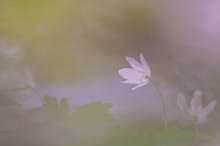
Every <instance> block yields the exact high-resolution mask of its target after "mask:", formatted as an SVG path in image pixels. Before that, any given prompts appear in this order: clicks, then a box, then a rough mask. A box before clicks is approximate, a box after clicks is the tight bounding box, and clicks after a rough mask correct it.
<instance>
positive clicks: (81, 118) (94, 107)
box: [72, 102, 115, 124]
mask: <svg viewBox="0 0 220 146" xmlns="http://www.w3.org/2000/svg"><path fill="white" fill-rule="evenodd" d="M111 106H112V105H111V104H110V103H102V102H92V103H89V104H86V105H83V106H81V107H79V108H77V109H75V111H74V112H73V115H72V117H73V118H74V120H75V121H78V122H80V123H85V124H87V123H89V124H100V123H108V122H112V121H115V119H114V118H113V117H112V115H111V114H109V112H108V109H109V108H110V107H111Z"/></svg>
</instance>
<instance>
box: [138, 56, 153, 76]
mask: <svg viewBox="0 0 220 146" xmlns="http://www.w3.org/2000/svg"><path fill="white" fill-rule="evenodd" d="M140 60H141V63H142V64H143V66H144V70H145V71H146V72H147V73H148V75H149V77H150V75H151V70H150V67H149V65H148V63H147V61H146V59H145V58H144V55H143V54H142V53H140Z"/></svg>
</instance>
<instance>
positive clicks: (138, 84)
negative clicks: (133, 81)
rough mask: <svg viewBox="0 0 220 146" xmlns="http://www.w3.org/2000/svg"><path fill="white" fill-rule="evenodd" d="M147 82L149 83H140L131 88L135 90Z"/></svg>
mask: <svg viewBox="0 0 220 146" xmlns="http://www.w3.org/2000/svg"><path fill="white" fill-rule="evenodd" d="M146 84H147V82H145V83H141V84H138V85H137V86H135V87H134V88H132V89H131V90H135V89H137V88H140V87H142V86H144V85H146Z"/></svg>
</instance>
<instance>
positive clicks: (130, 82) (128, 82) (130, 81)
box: [121, 80, 140, 84]
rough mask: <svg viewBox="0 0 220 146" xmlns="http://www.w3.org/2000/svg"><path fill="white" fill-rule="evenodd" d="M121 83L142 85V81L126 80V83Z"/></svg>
mask: <svg viewBox="0 0 220 146" xmlns="http://www.w3.org/2000/svg"><path fill="white" fill-rule="evenodd" d="M121 83H124V84H140V81H133V80H125V81H121Z"/></svg>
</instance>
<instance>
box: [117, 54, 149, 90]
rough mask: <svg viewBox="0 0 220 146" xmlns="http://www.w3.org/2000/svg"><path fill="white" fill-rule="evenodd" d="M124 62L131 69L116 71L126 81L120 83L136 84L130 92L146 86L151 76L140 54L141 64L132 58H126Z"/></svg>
mask: <svg viewBox="0 0 220 146" xmlns="http://www.w3.org/2000/svg"><path fill="white" fill-rule="evenodd" d="M126 60H127V61H128V63H129V64H130V65H131V67H132V68H122V69H120V70H119V71H118V73H119V74H120V75H121V76H122V77H123V78H125V79H126V80H125V81H122V83H125V84H136V86H135V87H134V88H132V90H134V89H137V88H139V87H141V86H144V85H146V84H147V83H148V81H149V78H150V76H151V70H150V67H149V65H148V64H147V61H146V60H145V58H144V56H143V54H142V53H140V60H141V63H139V62H138V61H137V60H135V59H134V58H132V57H127V56H126Z"/></svg>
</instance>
